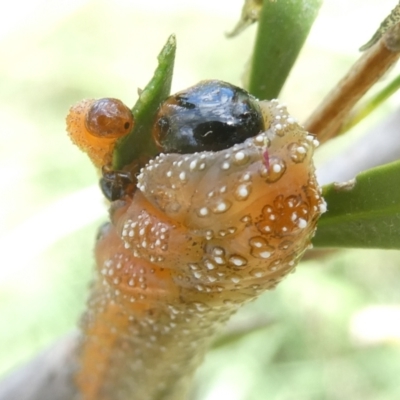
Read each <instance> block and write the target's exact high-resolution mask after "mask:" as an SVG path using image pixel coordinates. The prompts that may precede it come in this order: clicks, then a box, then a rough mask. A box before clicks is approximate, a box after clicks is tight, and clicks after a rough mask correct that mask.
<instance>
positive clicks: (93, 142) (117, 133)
mask: <svg viewBox="0 0 400 400" xmlns="http://www.w3.org/2000/svg"><path fill="white" fill-rule="evenodd" d="M133 123H134V121H133V115H132V112H131V110H130V109H129V108H128V107H127V106H126V105H125V104H123V103H122V102H121V101H120V100H117V99H112V98H104V99H99V100H82V101H81V102H79V103H78V104H76V105H75V106H73V107H71V109H70V111H69V114H68V116H67V131H68V133H69V136H70V137H71V139H72V141H73V142H74V143H75V144H76V145H77V146H79V147H80V149H81V150H83V151H85V152H86V153H87V154H88V156H89V157H90V159H91V160H92V161H93V163H94V164H95V165H96V166H97V167H102V166H103V165H107V164H109V163H110V162H111V160H112V152H113V150H114V145H115V142H116V140H117V139H119V138H121V137H122V136H125V135H126V134H128V133H129V132H130V131H131V130H132V128H133Z"/></svg>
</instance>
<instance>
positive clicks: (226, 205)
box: [213, 201, 229, 213]
mask: <svg viewBox="0 0 400 400" xmlns="http://www.w3.org/2000/svg"><path fill="white" fill-rule="evenodd" d="M228 209H229V203H227V202H226V201H220V202H219V203H218V204H217V205H216V206H215V207H214V208H213V211H214V212H215V213H223V212H225V211H227V210H228Z"/></svg>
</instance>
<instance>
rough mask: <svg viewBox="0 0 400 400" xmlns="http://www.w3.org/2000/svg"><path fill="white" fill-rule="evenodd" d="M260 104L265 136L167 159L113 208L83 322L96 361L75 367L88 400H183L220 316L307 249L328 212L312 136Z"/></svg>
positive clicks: (273, 105)
mask: <svg viewBox="0 0 400 400" xmlns="http://www.w3.org/2000/svg"><path fill="white" fill-rule="evenodd" d="M260 107H261V110H262V113H263V116H264V122H265V131H263V132H261V133H260V134H258V135H257V136H256V137H254V138H250V139H247V140H246V141H245V142H244V143H241V144H236V145H234V146H232V147H231V148H228V149H225V150H221V151H217V152H201V153H194V154H160V155H159V156H157V157H156V158H155V159H153V160H151V161H150V162H149V163H148V164H147V165H146V166H145V167H144V168H143V169H142V171H141V173H140V174H139V176H138V185H137V186H138V190H136V191H135V193H134V194H133V197H132V198H131V199H125V200H124V202H118V203H114V205H113V208H112V213H111V214H112V216H111V217H112V226H110V227H109V228H108V230H106V231H105V232H103V236H102V237H101V238H100V240H99V242H98V244H97V246H96V261H97V268H98V280H97V282H96V284H95V291H94V294H93V296H92V299H91V302H90V307H89V311H88V313H87V315H86V318H85V322H84V323H83V330H84V331H85V332H86V333H90V337H89V335H88V337H89V338H88V339H86V343H83V347H82V357H83V361H84V362H83V364H84V365H86V363H87V364H90V362H91V361H90V360H91V359H92V357H97V358H96V360H98V361H97V364H98V365H97V366H96V367H95V366H92V367H93V368H97V369H98V371H99V373H98V374H92V375H91V376H89V375H88V373H87V368H86V370H85V368H84V369H82V372H81V374H78V377H77V379H78V385H79V388H80V390H81V392H82V393H83V398H84V399H85V400H94V399H96V400H99V399H101V400H110V399H113V400H114V399H115V400H122V399H127V398H137V399H141V400H154V399H163V400H183V399H185V398H186V395H187V392H188V388H189V384H190V378H191V376H192V374H193V372H194V370H195V368H196V367H197V366H198V364H199V363H200V361H201V359H202V358H203V355H204V353H205V351H206V350H207V348H208V346H209V344H210V342H211V341H212V339H213V337H214V334H215V333H216V332H217V331H218V329H219V327H220V326H221V325H222V324H223V322H225V321H226V320H227V319H228V318H229V317H230V315H231V314H232V313H234V312H235V311H236V310H237V309H238V308H239V307H240V306H241V305H242V304H244V303H246V302H248V301H249V300H251V299H253V298H255V297H257V296H258V295H259V294H260V293H262V292H263V291H264V290H266V289H270V288H273V287H275V286H276V284H277V283H278V282H279V281H280V280H281V279H282V278H283V277H284V276H285V275H287V274H288V273H289V272H290V271H291V270H293V268H294V267H295V265H296V264H297V262H298V260H299V259H300V257H301V256H302V254H303V253H304V251H305V250H306V249H307V247H308V246H309V244H310V239H311V237H312V236H313V234H314V231H315V225H316V222H317V219H318V217H319V215H320V214H321V212H323V211H324V210H325V208H326V206H325V203H324V200H323V199H322V198H321V196H320V190H319V188H318V185H317V182H316V179H315V175H314V166H313V163H312V154H313V151H314V148H315V146H316V145H317V142H316V141H315V139H314V137H313V136H311V135H309V134H308V133H307V132H306V131H304V129H303V128H302V127H301V126H300V125H298V124H297V123H296V121H295V120H294V119H293V118H292V117H290V115H289V114H288V113H287V111H286V108H285V107H283V106H281V105H280V104H279V103H278V102H277V101H272V102H261V103H260ZM111 309H112V310H114V311H115V309H116V310H117V312H116V313H115V316H113V312H111V311H110V310H111ZM104 338H108V339H107V340H109V341H111V342H112V344H111V345H110V346H109V347H108V348H106V349H105V350H103V349H102V345H103V341H104V340H105V339H104ZM107 345H108V343H107ZM110 347H111V349H110ZM93 354H94V356H93ZM99 354H100V355H101V356H99Z"/></svg>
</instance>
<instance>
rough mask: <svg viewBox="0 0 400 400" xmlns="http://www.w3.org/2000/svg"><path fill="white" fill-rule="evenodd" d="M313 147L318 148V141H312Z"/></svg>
mask: <svg viewBox="0 0 400 400" xmlns="http://www.w3.org/2000/svg"><path fill="white" fill-rule="evenodd" d="M313 145H314V147H318V146H319V141H318V140H317V139H314V140H313Z"/></svg>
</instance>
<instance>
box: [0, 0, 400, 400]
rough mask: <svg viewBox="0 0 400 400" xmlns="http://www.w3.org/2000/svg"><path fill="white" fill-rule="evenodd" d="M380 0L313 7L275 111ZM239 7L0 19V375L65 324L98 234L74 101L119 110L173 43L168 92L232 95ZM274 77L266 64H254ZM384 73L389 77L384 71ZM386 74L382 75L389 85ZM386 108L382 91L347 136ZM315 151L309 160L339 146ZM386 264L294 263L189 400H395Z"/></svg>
mask: <svg viewBox="0 0 400 400" xmlns="http://www.w3.org/2000/svg"><path fill="white" fill-rule="evenodd" d="M396 3H397V2H396V1H394V0H380V1H379V2H378V1H376V0H347V1H346V0H326V1H325V4H324V6H323V8H322V9H321V13H320V18H319V19H318V21H317V23H316V24H315V26H314V28H313V30H312V32H311V35H310V38H309V41H308V43H307V45H306V47H305V48H304V50H303V52H302V54H301V58H300V59H299V62H298V64H297V65H296V67H295V71H294V72H293V74H292V76H291V77H290V79H289V81H288V83H287V85H286V87H285V89H284V92H283V93H282V99H283V101H284V102H285V103H286V104H288V106H289V110H290V112H291V113H292V114H293V115H295V116H296V117H297V118H298V119H300V120H304V119H305V118H306V117H307V116H308V114H309V113H310V112H311V110H312V109H313V108H314V107H315V105H316V104H318V102H319V101H320V100H321V98H322V96H323V95H324V94H325V93H326V92H327V90H328V89H329V88H330V87H331V86H332V85H334V84H335V82H336V81H337V79H338V78H339V77H340V76H341V75H342V74H343V73H344V72H345V71H346V69H347V68H348V67H349V65H350V64H351V63H352V62H353V61H354V60H355V59H356V58H357V57H358V53H357V49H358V48H359V47H360V46H361V45H362V44H364V43H365V42H366V41H367V40H368V39H369V38H370V36H371V35H372V33H373V32H374V31H375V29H376V28H377V27H378V25H379V23H380V21H381V20H382V19H383V18H384V17H385V16H386V15H387V14H388V12H389V11H390V10H391V9H392V8H393V7H394V6H395V5H396ZM241 5H242V0H219V1H215V0H213V1H211V0H210V1H208V0H202V1H201V0H192V1H190V2H189V1H185V0H172V1H167V0H157V1H156V0H149V1H144V0H114V1H112V2H111V1H105V0H104V1H101V0H100V1H94V0H92V1H90V0H68V1H67V0H65V1H60V0H57V1H50V0H47V1H46V0H30V1H23V0H20V1H14V2H13V3H10V2H9V3H7V4H6V5H4V6H3V9H2V13H1V14H0V60H1V61H0V121H1V129H0V135H1V146H0V176H1V177H2V185H1V187H2V190H1V196H0V251H1V254H2V258H1V263H0V316H1V319H0V321H1V322H0V374H1V375H3V374H5V373H7V372H8V371H11V370H12V369H13V368H15V367H16V366H18V365H19V364H21V363H23V362H24V361H26V360H28V359H29V358H30V357H32V356H33V355H34V354H35V353H36V352H38V351H39V350H40V349H42V348H44V347H46V346H47V345H49V344H50V343H52V342H53V341H54V340H55V339H56V338H58V337H60V336H62V335H63V334H64V333H66V332H68V331H69V330H70V329H72V328H73V327H74V326H75V325H76V321H77V319H78V318H79V315H80V314H81V313H82V311H83V309H84V304H85V298H86V296H87V285H88V282H89V280H90V277H91V274H92V269H93V259H92V248H93V243H94V237H95V233H96V229H97V226H99V224H100V223H101V222H102V221H104V220H105V219H106V217H107V213H106V209H105V207H104V204H103V201H102V198H101V194H100V192H99V191H98V189H97V176H96V173H95V171H94V168H92V166H91V165H90V162H89V161H88V159H87V158H86V156H85V155H83V154H82V153H80V151H79V150H78V149H77V148H75V147H74V146H73V145H72V144H71V143H70V142H69V139H68V137H67V136H66V133H65V116H66V114H67V112H68V109H69V107H70V106H71V105H72V104H73V103H75V102H77V101H79V100H81V99H82V98H99V97H116V98H120V99H121V100H123V101H124V102H125V103H126V104H129V105H133V103H134V101H135V100H136V97H137V94H136V93H137V88H138V87H143V86H144V85H145V84H146V83H147V81H148V80H149V79H150V77H151V75H152V72H153V70H154V68H155V66H156V55H157V54H158V52H159V50H160V49H161V46H162V45H163V44H164V42H165V40H166V38H167V37H168V36H169V34H171V33H175V34H176V35H177V40H178V53H177V59H176V68H175V77H174V82H173V90H174V91H176V90H180V89H183V88H185V87H188V86H190V85H192V84H194V83H196V82H197V81H199V80H201V79H207V78H217V79H222V80H226V81H229V82H232V83H234V84H239V85H240V79H241V75H242V74H243V72H244V70H245V64H246V62H247V60H248V58H249V55H250V53H251V47H252V42H253V37H254V32H255V29H254V27H251V28H250V29H248V31H246V32H245V33H244V34H242V35H240V36H239V37H238V38H236V39H233V40H227V39H226V38H225V37H224V33H225V32H227V31H230V30H231V29H232V28H233V26H234V25H235V23H236V21H237V19H238V17H239V15H240V9H241ZM266 68H273V65H271V66H266ZM396 71H397V73H398V71H399V68H396ZM396 71H392V72H391V76H393V75H394V74H395V73H396ZM398 104H400V98H399V96H394V97H393V98H392V99H391V100H390V101H389V102H387V104H385V105H384V106H383V107H382V108H381V110H380V111H379V112H377V113H374V114H373V115H372V116H371V117H370V118H369V119H368V120H367V121H365V122H363V124H361V126H360V127H358V129H357V130H356V135H359V134H361V133H362V131H364V130H365V129H366V128H367V127H368V126H370V125H373V124H374V123H376V122H377V121H379V120H380V119H381V118H384V116H385V114H387V113H389V112H390V111H392V110H393V109H394V108H395V107H396V105H397V106H398ZM342 145H343V142H342V141H338V142H337V143H335V144H333V145H330V144H328V146H330V150H329V151H326V150H325V151H323V152H321V155H319V157H318V161H319V162H323V161H324V159H326V157H332V156H334V154H335V152H337V151H340V149H341V146H342ZM399 282H400V254H399V253H398V252H394V251H377V250H368V251H367V250H364V251H361V250H351V251H341V252H339V253H337V254H334V255H332V256H330V257H328V258H325V259H323V260H319V261H311V262H306V263H303V264H302V265H301V266H300V267H299V268H298V269H297V272H296V274H294V275H292V276H290V277H289V278H288V279H287V280H286V281H285V282H284V283H282V284H281V285H280V286H279V287H278V289H276V290H275V291H273V292H270V293H266V294H265V295H263V296H262V297H261V298H260V299H259V300H257V301H256V302H254V303H252V304H251V305H249V306H246V307H245V308H244V309H243V310H242V312H241V313H239V315H238V316H237V317H236V318H237V321H244V322H243V323H244V324H246V321H247V319H248V318H258V317H260V318H261V317H266V318H269V319H270V320H271V321H273V323H272V324H271V325H270V326H269V327H268V328H266V329H263V330H259V331H257V332H254V333H251V334H249V335H247V336H246V337H244V338H243V339H241V340H239V341H237V342H235V343H233V344H230V345H227V346H224V347H220V348H218V349H216V350H213V351H212V352H211V353H210V354H209V356H208V357H207V360H206V363H205V364H204V366H203V367H202V368H201V370H200V371H199V373H198V382H197V384H196V388H195V395H194V397H195V398H196V399H198V400H200V399H201V400H217V399H230V400H262V399H273V400H278V399H279V400H292V399H293V400H310V399H327V400H331V399H332V400H333V399H335V400H336V399H338V400H339V399H351V400H354V399H363V400H369V399H371V400H392V399H398V398H400V380H399V376H400V346H399V342H400V311H399V310H400V290H399Z"/></svg>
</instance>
